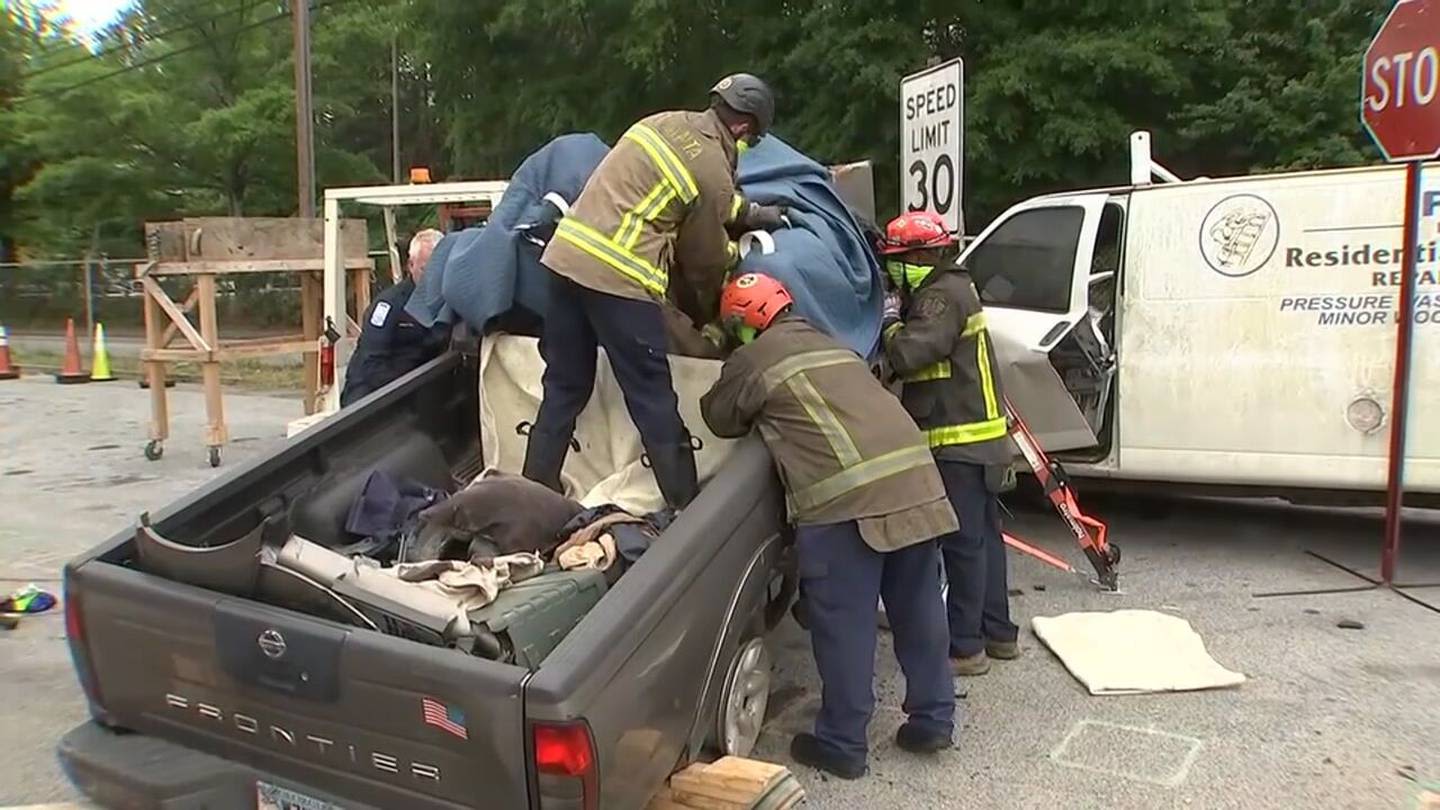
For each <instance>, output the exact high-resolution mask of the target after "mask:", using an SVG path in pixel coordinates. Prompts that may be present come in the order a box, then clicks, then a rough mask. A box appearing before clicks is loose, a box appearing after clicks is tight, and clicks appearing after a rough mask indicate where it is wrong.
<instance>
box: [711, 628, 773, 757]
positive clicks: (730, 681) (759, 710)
mask: <svg viewBox="0 0 1440 810" xmlns="http://www.w3.org/2000/svg"><path fill="white" fill-rule="evenodd" d="M770 680H771V658H770V651H769V650H768V649H767V648H766V647H765V639H764V638H763V637H761V636H751V637H750V638H749V639H748V640H746V641H744V642H742V643H741V644H740V646H739V648H738V649H736V651H735V655H734V657H733V658H731V659H730V667H729V669H728V670H727V672H726V676H725V690H724V691H723V692H721V693H720V704H719V706H718V707H717V708H716V718H715V741H716V743H717V745H718V747H719V749H720V753H721V754H722V755H726V756H737V757H744V756H749V755H750V752H751V751H753V750H754V749H755V744H756V743H757V742H759V740H760V729H761V727H762V726H763V725H764V723H765V710H766V708H767V707H768V706H769V705H770Z"/></svg>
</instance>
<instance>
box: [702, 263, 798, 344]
mask: <svg viewBox="0 0 1440 810" xmlns="http://www.w3.org/2000/svg"><path fill="white" fill-rule="evenodd" d="M793 303H795V299H794V298H791V297H790V291H789V290H787V289H785V285H784V284H781V283H780V282H778V281H776V280H775V279H773V278H771V277H769V276H767V275H764V274H763V273H746V274H745V275H743V276H740V277H738V278H736V279H734V280H732V281H731V282H730V283H729V284H726V285H725V291H724V292H722V293H721V294H720V321H721V323H724V324H725V325H727V326H730V327H732V328H733V327H734V326H737V325H738V326H748V327H750V328H752V329H757V330H758V329H768V328H770V322H771V321H773V320H775V316H776V315H779V314H780V313H781V312H784V311H785V308H786V307H788V306H790V305H791V304H793Z"/></svg>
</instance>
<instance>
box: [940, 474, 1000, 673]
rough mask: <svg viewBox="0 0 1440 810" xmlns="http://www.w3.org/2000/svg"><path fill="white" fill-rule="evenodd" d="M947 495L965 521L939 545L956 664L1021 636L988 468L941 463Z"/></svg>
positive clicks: (959, 516)
mask: <svg viewBox="0 0 1440 810" xmlns="http://www.w3.org/2000/svg"><path fill="white" fill-rule="evenodd" d="M938 466H939V467H940V478H941V479H942V480H944V482H945V495H946V496H947V497H948V498H949V499H950V505H951V506H953V507H954V508H955V516H956V517H957V518H959V519H960V530H959V531H958V532H953V533H951V534H947V535H945V536H944V537H943V538H941V539H940V552H941V554H942V555H944V557H945V578H946V579H947V580H949V582H950V592H949V594H948V595H947V596H946V599H945V609H946V613H947V614H948V616H949V620H950V654H951V655H952V656H955V657H956V658H963V657H966V656H971V655H975V654H977V653H980V652H983V651H984V649H985V642H986V641H1014V640H1015V639H1016V637H1018V636H1019V634H1020V630H1019V628H1017V627H1016V626H1015V624H1014V622H1011V621H1010V592H1009V582H1008V578H1007V576H1006V572H1005V541H1004V540H1003V539H1001V537H1000V502H999V500H997V499H996V497H995V493H993V492H991V491H990V489H989V487H987V486H985V468H984V467H982V466H981V465H979V464H967V463H965V462H961V461H940V462H938Z"/></svg>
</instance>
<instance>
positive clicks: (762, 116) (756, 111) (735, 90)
mask: <svg viewBox="0 0 1440 810" xmlns="http://www.w3.org/2000/svg"><path fill="white" fill-rule="evenodd" d="M710 95H711V96H719V97H720V100H721V101H723V102H725V103H726V104H727V105H729V107H730V109H732V110H734V111H736V112H742V113H745V114H747V115H751V116H754V118H755V121H756V123H757V124H759V125H760V131H759V132H757V133H755V136H756V137H759V136H761V135H764V134H765V133H767V132H769V131H770V125H771V124H773V123H775V94H774V93H772V92H770V85H768V84H766V83H765V82H763V81H761V79H760V77H758V76H755V75H752V74H750V73H732V74H731V75H729V76H726V77H725V78H723V79H721V80H720V81H718V82H716V83H715V86H714V87H712V88H710Z"/></svg>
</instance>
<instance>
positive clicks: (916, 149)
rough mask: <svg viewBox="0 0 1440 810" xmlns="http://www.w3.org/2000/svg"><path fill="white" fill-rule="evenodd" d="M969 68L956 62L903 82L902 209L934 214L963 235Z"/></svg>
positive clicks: (954, 231)
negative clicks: (967, 75)
mask: <svg viewBox="0 0 1440 810" xmlns="http://www.w3.org/2000/svg"><path fill="white" fill-rule="evenodd" d="M964 147H965V64H964V62H962V61H961V60H960V59H958V58H957V59H951V60H950V61H949V62H943V63H941V64H938V65H935V66H934V67H929V68H926V69H925V70H922V71H920V72H919V73H912V74H910V75H909V76H906V77H905V78H903V79H901V80H900V208H901V210H902V211H934V212H935V213H937V214H939V215H940V216H941V217H942V218H943V219H944V220H945V225H946V227H947V228H948V229H949V230H950V232H951V233H953V234H957V235H959V234H963V233H964V231H965V218H964V214H963V212H962V210H961V208H962V206H961V193H962V190H963V189H964V183H963V180H964V156H965V148H964Z"/></svg>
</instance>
